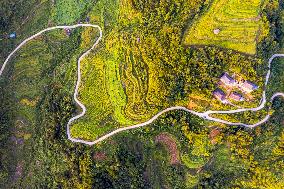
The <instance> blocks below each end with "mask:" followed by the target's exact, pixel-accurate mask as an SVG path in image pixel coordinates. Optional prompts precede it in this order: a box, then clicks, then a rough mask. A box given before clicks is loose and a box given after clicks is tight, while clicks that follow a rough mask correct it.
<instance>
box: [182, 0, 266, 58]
mask: <svg viewBox="0 0 284 189" xmlns="http://www.w3.org/2000/svg"><path fill="white" fill-rule="evenodd" d="M265 4H266V0H214V1H213V2H212V4H211V5H210V6H209V8H208V11H207V12H205V13H204V15H202V16H201V17H200V18H198V19H197V20H196V21H195V22H194V23H193V25H192V27H190V28H189V30H188V31H187V33H186V37H185V41H184V42H185V44H187V45H217V46H220V47H223V48H229V49H233V50H237V51H240V52H244V53H248V54H255V52H256V44H257V42H259V41H261V40H262V39H263V37H264V36H266V35H267V34H268V25H267V23H266V21H265V19H264V18H263V17H262V14H261V12H262V9H263V7H264V6H265Z"/></svg>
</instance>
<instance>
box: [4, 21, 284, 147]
mask: <svg viewBox="0 0 284 189" xmlns="http://www.w3.org/2000/svg"><path fill="white" fill-rule="evenodd" d="M77 27H93V28H97V29H99V33H100V35H99V37H98V38H97V40H96V42H95V43H94V44H93V46H92V47H91V48H90V49H89V50H87V51H86V52H85V53H84V54H83V55H81V56H80V57H79V59H78V61H77V82H76V86H75V90H74V95H73V97H74V100H75V102H76V103H77V104H78V105H79V106H80V107H81V109H82V111H81V113H80V114H78V115H76V116H74V117H72V118H71V119H70V120H69V121H68V123H67V128H66V129H67V136H68V139H69V140H71V141H72V142H79V143H83V144H88V145H94V144H96V143H98V142H102V141H104V140H105V139H107V138H109V137H111V136H113V135H115V134H117V133H119V132H122V131H126V130H131V129H135V128H138V127H144V126H146V125H149V124H150V123H152V122H153V121H155V120H156V119H157V118H158V117H159V116H161V115H162V114H164V113H166V112H169V111H173V110H183V111H186V112H189V113H191V114H194V115H196V116H198V117H200V118H203V119H205V120H210V121H216V122H219V123H223V124H227V125H236V126H243V127H248V128H254V127H256V126H259V125H261V124H263V123H265V122H266V121H267V120H268V119H269V118H270V115H269V114H267V116H266V117H265V118H264V119H263V120H260V121H259V122H258V123H256V124H253V125H249V124H245V123H234V122H229V121H226V120H222V119H219V118H214V117H211V116H210V115H211V114H233V113H239V112H245V111H259V110H261V109H263V108H264V107H265V104H266V102H267V99H266V91H265V90H264V91H263V93H262V100H261V102H260V105H259V106H258V107H255V108H239V109H235V110H227V111H216V110H208V111H205V112H196V111H193V110H189V109H187V108H185V107H182V106H174V107H170V108H166V109H164V110H162V111H160V112H159V113H157V114H156V115H155V116H153V117H152V118H151V119H149V120H148V121H146V122H144V123H140V124H136V125H132V126H128V127H123V128H119V129H116V130H114V131H112V132H110V133H108V134H106V135H104V136H102V137H100V138H98V139H97V140H95V141H85V140H82V139H76V138H72V136H71V133H70V125H71V124H72V123H73V122H74V121H75V120H77V119H79V118H80V117H82V116H84V115H85V113H86V107H85V106H84V104H82V103H81V102H80V101H79V100H78V98H77V97H78V89H79V85H80V82H81V69H80V63H81V61H82V59H83V58H85V57H86V56H87V55H88V54H89V53H90V52H91V51H92V50H93V49H94V48H95V47H96V46H97V44H98V43H99V42H100V40H101V39H102V29H101V27H100V26H98V25H94V24H76V25H71V26H54V27H49V28H46V29H44V30H42V31H40V32H38V33H36V34H34V35H32V36H31V37H29V38H27V39H25V40H24V41H23V42H22V43H21V44H20V45H18V46H17V47H16V48H15V49H14V50H13V51H12V52H11V53H10V54H9V56H8V57H7V58H6V60H5V61H4V64H3V65H2V67H1V69H0V76H1V75H2V74H3V71H4V69H5V67H6V65H7V63H8V61H9V60H10V59H11V57H12V56H13V55H14V54H15V53H16V52H17V51H18V50H19V49H20V48H21V47H22V46H24V45H25V44H26V43H27V42H28V41H30V40H32V39H34V38H35V37H37V36H39V35H41V34H42V33H44V32H47V31H51V30H55V29H74V28H77ZM277 57H284V54H274V55H272V56H271V58H270V59H269V61H268V72H267V74H266V78H265V79H266V80H265V88H266V86H267V85H268V82H269V78H270V73H271V71H270V69H271V63H272V61H273V60H274V58H277ZM278 96H280V97H283V98H284V93H281V92H278V93H275V94H274V95H273V96H272V97H271V99H270V102H272V101H273V100H274V99H275V98H276V97H278Z"/></svg>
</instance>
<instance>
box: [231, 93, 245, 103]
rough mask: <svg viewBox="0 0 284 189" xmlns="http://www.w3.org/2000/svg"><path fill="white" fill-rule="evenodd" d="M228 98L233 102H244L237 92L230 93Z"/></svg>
mask: <svg viewBox="0 0 284 189" xmlns="http://www.w3.org/2000/svg"><path fill="white" fill-rule="evenodd" d="M229 98H230V99H232V100H234V101H244V97H243V96H242V95H241V94H239V93H237V92H232V93H231V94H230V95H229Z"/></svg>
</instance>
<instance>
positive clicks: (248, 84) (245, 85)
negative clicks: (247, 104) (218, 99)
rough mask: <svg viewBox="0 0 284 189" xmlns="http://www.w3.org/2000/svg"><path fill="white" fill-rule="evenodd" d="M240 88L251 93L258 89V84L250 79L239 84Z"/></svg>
mask: <svg viewBox="0 0 284 189" xmlns="http://www.w3.org/2000/svg"><path fill="white" fill-rule="evenodd" d="M239 88H240V89H241V90H242V91H243V92H244V93H251V92H252V91H254V90H256V89H258V86H257V85H256V84H254V83H252V82H250V81H245V82H243V83H241V84H240V85H239Z"/></svg>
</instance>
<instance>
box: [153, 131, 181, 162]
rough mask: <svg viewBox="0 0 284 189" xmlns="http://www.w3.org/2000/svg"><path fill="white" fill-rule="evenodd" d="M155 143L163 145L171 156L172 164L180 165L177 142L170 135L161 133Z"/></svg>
mask: <svg viewBox="0 0 284 189" xmlns="http://www.w3.org/2000/svg"><path fill="white" fill-rule="evenodd" d="M155 142H157V143H162V144H163V145H164V146H165V147H166V148H167V150H168V152H169V154H170V163H171V164H178V163H180V157H179V150H178V146H177V144H176V141H175V140H174V139H173V137H172V136H171V135H169V134H168V133H161V134H159V135H158V136H156V137H155Z"/></svg>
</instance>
